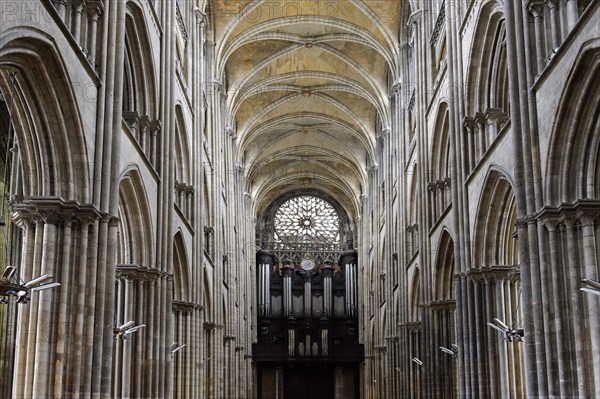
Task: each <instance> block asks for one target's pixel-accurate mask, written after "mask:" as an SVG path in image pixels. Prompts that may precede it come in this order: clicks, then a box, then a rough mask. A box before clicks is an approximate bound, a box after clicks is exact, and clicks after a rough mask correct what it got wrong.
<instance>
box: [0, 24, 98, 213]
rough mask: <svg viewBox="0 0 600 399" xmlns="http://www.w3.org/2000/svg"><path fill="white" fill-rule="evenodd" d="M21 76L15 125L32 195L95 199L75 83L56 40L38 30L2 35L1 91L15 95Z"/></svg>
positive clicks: (25, 185) (24, 188)
mask: <svg viewBox="0 0 600 399" xmlns="http://www.w3.org/2000/svg"><path fill="white" fill-rule="evenodd" d="M10 72H16V88H15V97H14V112H13V123H14V133H15V140H16V142H17V143H18V151H19V154H20V155H19V159H20V162H21V165H20V166H21V168H22V171H23V174H22V178H23V182H22V185H21V186H20V187H18V192H15V193H13V194H22V195H24V196H26V197H36V196H46V197H49V196H52V197H60V198H63V199H70V200H76V201H79V202H81V203H88V202H89V201H90V197H91V193H90V188H89V182H90V181H91V178H90V177H89V174H90V169H89V167H90V166H89V162H88V153H87V146H86V143H85V133H84V130H83V125H82V121H81V117H80V111H79V107H78V105H77V104H78V101H77V98H76V96H75V93H74V91H73V90H74V87H75V86H74V85H71V84H69V82H70V81H71V78H70V76H69V73H68V70H67V67H66V65H65V60H64V59H63V58H62V56H61V55H60V52H59V50H58V49H57V48H56V44H55V42H54V40H53V39H52V38H51V37H50V36H48V35H46V34H45V33H42V32H40V31H37V30H35V29H30V28H17V29H9V30H7V31H5V32H4V34H3V35H2V37H0V87H1V89H2V91H3V92H4V93H10V91H11V90H10V87H11V78H10Z"/></svg>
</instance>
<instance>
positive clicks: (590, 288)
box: [580, 278, 600, 295]
mask: <svg viewBox="0 0 600 399" xmlns="http://www.w3.org/2000/svg"><path fill="white" fill-rule="evenodd" d="M581 282H582V283H583V285H584V286H583V287H581V288H580V290H581V291H585V292H587V293H589V294H594V295H600V283H599V282H597V281H594V280H590V279H587V278H584V279H583V280H581Z"/></svg>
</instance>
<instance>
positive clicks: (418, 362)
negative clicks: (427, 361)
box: [411, 357, 423, 366]
mask: <svg viewBox="0 0 600 399" xmlns="http://www.w3.org/2000/svg"><path fill="white" fill-rule="evenodd" d="M411 360H412V361H413V362H415V363H417V364H418V365H419V366H422V365H423V362H422V361H420V360H419V359H417V358H416V357H413V358H412V359H411Z"/></svg>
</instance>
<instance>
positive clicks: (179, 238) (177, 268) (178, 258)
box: [173, 231, 191, 302]
mask: <svg viewBox="0 0 600 399" xmlns="http://www.w3.org/2000/svg"><path fill="white" fill-rule="evenodd" d="M173 286H174V291H173V298H174V299H175V300H177V301H182V302H190V292H191V286H190V265H189V261H188V253H187V249H186V246H185V242H184V240H183V235H182V234H181V231H178V232H177V233H176V234H175V237H174V238H173Z"/></svg>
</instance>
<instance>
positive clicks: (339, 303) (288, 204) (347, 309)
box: [252, 191, 364, 398]
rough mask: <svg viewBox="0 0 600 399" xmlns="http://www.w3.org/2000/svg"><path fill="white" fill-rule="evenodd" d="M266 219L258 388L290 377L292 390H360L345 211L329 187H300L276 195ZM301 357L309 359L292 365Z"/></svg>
mask: <svg viewBox="0 0 600 399" xmlns="http://www.w3.org/2000/svg"><path fill="white" fill-rule="evenodd" d="M259 220H260V224H259V226H260V229H259V230H257V241H259V242H260V243H261V246H262V249H261V250H260V251H259V252H258V253H257V259H256V264H257V266H256V267H257V287H258V293H257V294H258V295H257V302H258V306H257V308H258V343H257V344H254V345H253V348H252V352H253V357H254V359H255V361H256V363H257V365H258V369H259V371H258V378H259V388H258V389H259V393H261V395H264V396H265V397H268V395H271V394H273V392H272V389H273V387H274V386H277V384H283V386H284V387H285V395H286V396H285V397H286V398H288V397H290V398H300V397H302V398H303V397H307V396H306V395H309V396H310V397H315V398H330V397H332V395H333V392H334V390H341V391H340V392H344V396H343V397H345V398H355V397H358V396H357V395H358V387H359V384H358V372H359V368H358V364H359V363H360V362H361V360H362V359H363V356H364V349H363V346H362V345H361V344H359V335H358V310H359V306H358V284H357V281H358V278H359V277H358V264H357V260H358V259H357V252H356V251H355V250H354V248H353V239H352V237H353V229H352V226H351V224H350V223H349V218H348V216H347V214H346V212H345V211H344V209H343V208H342V207H341V206H340V205H339V204H338V203H337V201H335V200H334V199H333V198H331V197H328V196H326V195H325V194H324V193H320V192H316V191H304V192H297V191H296V192H293V193H290V194H288V195H283V196H281V197H280V198H278V199H277V200H275V201H274V202H273V203H272V204H271V205H270V206H269V207H267V209H266V210H265V211H264V212H263V214H262V215H261V216H260V218H259ZM344 237H347V238H348V239H347V240H344ZM344 241H346V242H344ZM290 362H292V363H290ZM296 362H299V364H304V366H302V367H301V368H300V369H298V368H293V367H290V364H294V363H296ZM317 368H318V369H319V370H320V372H319V373H317V374H315V373H314V370H315V369H317ZM278 370H279V371H278Z"/></svg>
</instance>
